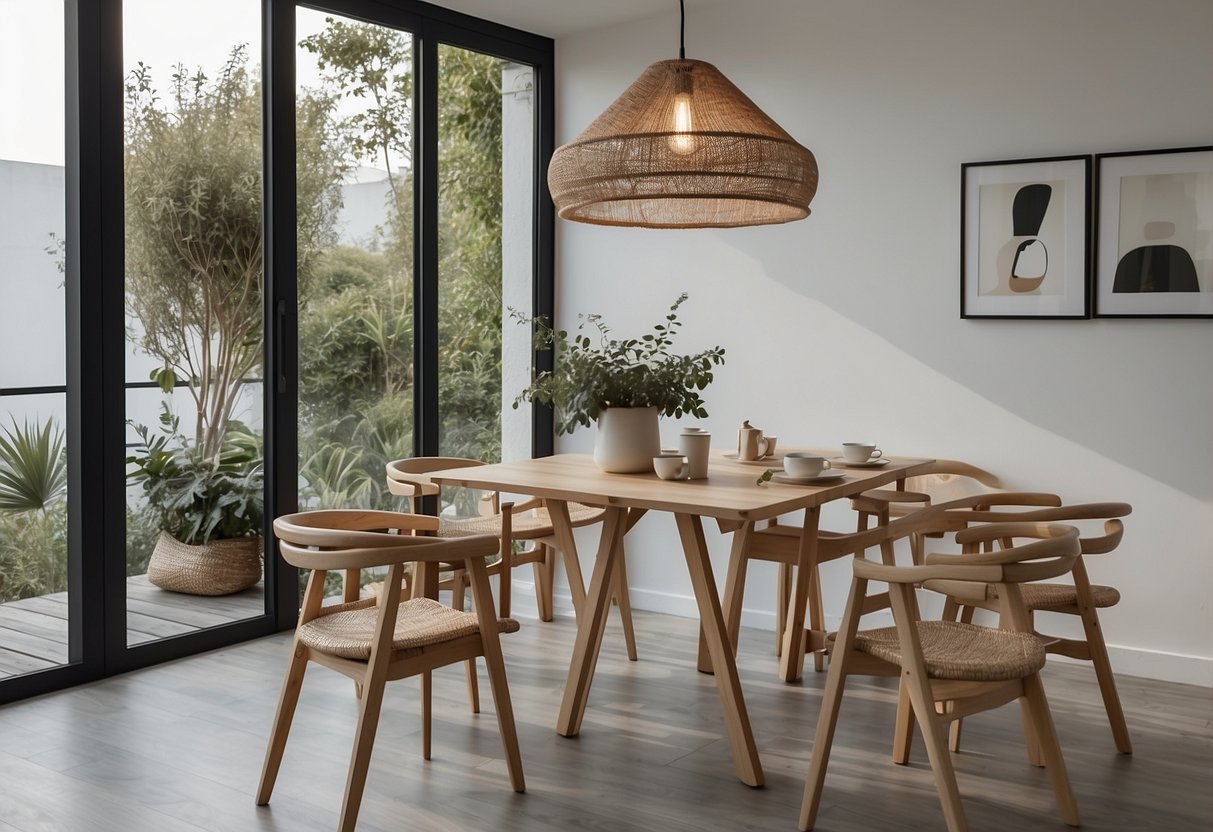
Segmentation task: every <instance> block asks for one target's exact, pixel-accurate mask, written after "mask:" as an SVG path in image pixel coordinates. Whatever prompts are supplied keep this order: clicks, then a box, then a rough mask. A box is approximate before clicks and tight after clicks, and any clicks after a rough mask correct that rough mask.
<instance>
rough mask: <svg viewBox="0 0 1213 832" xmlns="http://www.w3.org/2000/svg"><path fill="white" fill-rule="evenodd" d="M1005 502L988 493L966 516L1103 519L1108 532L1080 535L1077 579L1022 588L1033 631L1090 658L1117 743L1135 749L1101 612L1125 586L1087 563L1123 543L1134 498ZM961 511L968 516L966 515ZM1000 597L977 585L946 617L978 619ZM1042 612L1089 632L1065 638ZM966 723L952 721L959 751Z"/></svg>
mask: <svg viewBox="0 0 1213 832" xmlns="http://www.w3.org/2000/svg"><path fill="white" fill-rule="evenodd" d="M1002 507H1003V506H1002V504H1001V501H1000V500H998V499H992V500H985V499H983V500H981V501H980V502H979V503H978V504H976V505H975V506H974V507H973V508H972V509H971V510H970V511H969V512H968V515H967V518H966V521H967V522H969V523H992V522H1006V521H1016V522H1018V521H1032V522H1042V523H1065V522H1077V521H1084V520H1086V521H1100V520H1102V521H1103V524H1102V532H1103V533H1102V534H1098V535H1084V536H1082V537H1081V538H1080V543H1081V545H1082V554H1083V557H1081V558H1079V559H1078V561H1077V563H1075V564H1074V570H1073V572H1072V580H1071V581H1067V582H1065V583H1031V584H1025V585H1024V586H1023V587H1022V594H1023V601H1024V605H1025V607H1026V608H1027V610H1028V620H1029V622H1030V623H1031V625H1032V627H1033V632H1036V635H1037V637H1038V638H1040V640H1041V642H1042V643H1043V644H1044V646H1045V649H1046V650H1047V651H1048V652H1049V653H1054V654H1058V655H1063V656H1068V657H1069V658H1072V659H1081V660H1083V661H1089V662H1091V664H1092V665H1093V666H1094V668H1095V678H1096V679H1097V680H1098V682H1099V692H1100V695H1101V696H1102V698H1103V702H1104V710H1105V711H1106V712H1107V715H1108V723H1109V724H1110V726H1111V728H1112V737H1113V739H1114V740H1115V742H1116V748H1117V750H1118V751H1119V752H1120V753H1122V754H1132V753H1133V745H1132V742H1131V741H1130V740H1129V728H1128V725H1126V724H1125V715H1124V710H1123V709H1122V708H1121V704H1120V696H1119V694H1118V693H1117V691H1116V678H1115V676H1114V675H1113V672H1112V663H1111V660H1110V658H1109V657H1108V647H1107V645H1106V644H1105V643H1104V637H1103V627H1102V626H1101V625H1100V622H1099V615H1098V613H1097V612H1096V611H1097V610H1099V609H1106V608H1108V607H1113V606H1115V605H1116V604H1117V603H1119V601H1120V592H1119V591H1118V590H1117V589H1116V588H1115V587H1111V586H1102V585H1099V584H1092V583H1091V580H1090V577H1089V576H1088V574H1087V569H1086V565H1085V563H1084V560H1085V559H1086V557H1087V556H1093V555H1102V554H1107V553H1108V552H1111V551H1113V550H1114V549H1116V548H1117V546H1119V545H1120V541H1121V539H1122V538H1123V537H1124V524H1123V523H1122V522H1121V520H1120V519H1119V518H1121V517H1125V516H1127V515H1128V514H1129V513H1130V512H1132V510H1133V508H1132V506H1130V505H1129V504H1128V503H1089V504H1083V505H1070V506H1061V507H1058V508H1044V509H1037V510H1034V511H1026V512H1019V511H1016V512H1010V511H1001V510H999V509H1001V508H1002ZM957 516H962V517H963V516H964V515H957ZM999 602H1000V598H999V592H998V587H997V586H994V585H990V586H985V587H977V588H976V591H972V592H967V593H964V594H961V595H959V596H958V595H949V596H948V599H947V601H946V602H945V604H944V611H943V618H944V619H945V620H955V619H956V618H957V617H958V616H959V617H960V620H962V621H965V622H970V621H972V619H973V611H974V609H987V610H997V609H998V606H999ZM1038 612H1046V613H1057V614H1060V615H1071V616H1078V618H1079V619H1080V620H1081V622H1082V628H1083V635H1084V636H1085V638H1084V639H1072V638H1062V637H1060V636H1052V635H1044V634H1042V633H1040V632H1037V631H1036V630H1035V624H1036V622H1035V616H1036V613H1038ZM960 725H961V723H960V721H959V720H957V721H956V722H955V723H953V725H952V736H951V739H950V745H951V748H952V750H953V751H957V750H959V746H960Z"/></svg>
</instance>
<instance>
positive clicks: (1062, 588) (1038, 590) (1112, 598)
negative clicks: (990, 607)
mask: <svg viewBox="0 0 1213 832" xmlns="http://www.w3.org/2000/svg"><path fill="white" fill-rule="evenodd" d="M1020 592H1022V593H1023V602H1024V606H1026V607H1027V608H1028V609H1030V610H1050V609H1055V608H1057V607H1070V606H1074V605H1075V604H1077V603H1078V589H1077V587H1075V586H1074V585H1073V584H1045V583H1035V584H1024V585H1023V586H1022V587H1020ZM990 595H991V596H992V597H994V598H997V597H998V590H997V588H996V587H990ZM1091 603H1093V604H1094V605H1095V606H1096V607H1098V608H1100V609H1103V608H1104V607H1114V606H1116V605H1117V604H1119V603H1120V590H1118V589H1117V588H1116V587H1114V586H1099V585H1098V584H1092V585H1091Z"/></svg>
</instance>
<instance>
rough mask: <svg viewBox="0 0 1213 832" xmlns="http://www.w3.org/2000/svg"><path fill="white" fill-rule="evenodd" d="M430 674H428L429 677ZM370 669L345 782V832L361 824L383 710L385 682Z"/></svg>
mask: <svg viewBox="0 0 1213 832" xmlns="http://www.w3.org/2000/svg"><path fill="white" fill-rule="evenodd" d="M427 675H428V674H427ZM375 676H376V674H375V673H374V672H373V671H372V670H371V669H370V668H368V670H367V675H366V677H365V679H364V681H363V686H362V699H361V700H360V704H359V707H358V730H357V733H355V735H354V751H353V754H352V755H351V757H350V771H349V775H348V777H347V778H346V781H345V798H344V799H343V800H342V802H341V819H340V822H339V826H338V828H339V829H340V830H341V832H354V827H355V825H356V824H357V822H358V809H359V808H360V807H361V806H362V793H363V790H364V789H365V788H366V774H367V769H368V768H369V767H370V764H371V750H372V749H373V748H374V747H375V731H376V729H377V728H378V727H379V709H380V707H381V706H382V704H383V687H384V682H385V679H384V678H383V676H382V675H381V674H380V675H379V677H378V678H375Z"/></svg>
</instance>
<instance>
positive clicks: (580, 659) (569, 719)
mask: <svg viewBox="0 0 1213 832" xmlns="http://www.w3.org/2000/svg"><path fill="white" fill-rule="evenodd" d="M625 515H626V510H625V509H623V508H615V507H612V508H608V509H607V512H606V517H605V518H604V519H603V523H602V539H601V541H600V542H599V544H598V556H597V558H596V559H595V560H594V574H593V576H592V577H591V578H590V591H589V593H588V594H587V595H586V597H585V604H584V606H583V608H582V610H581V612H580V614H579V615H578V616H577V641H576V643H575V644H574V645H573V659H572V661H571V662H570V664H569V676H568V679H567V680H566V682H565V685H564V698H563V700H561V703H560V716H559V718H558V719H557V722H556V732H557V733H559V734H561V735H563V736H566V737H574V736H576V735H577V732H578V731H580V730H581V720H582V718H583V717H584V716H585V706H586V701H587V700H588V699H589V696H590V682H591V681H592V680H593V678H594V667H595V665H596V664H597V663H598V650H599V648H600V647H601V645H602V633H603V630H604V629H605V628H606V618H607V612H608V610H609V609H610V605H611V585H612V583H613V577H614V573H615V558H616V557H617V556H618V554H619V550H620V548H621V546H620V543H621V541H622V540H623V532H624V528H625V525H626V517H625Z"/></svg>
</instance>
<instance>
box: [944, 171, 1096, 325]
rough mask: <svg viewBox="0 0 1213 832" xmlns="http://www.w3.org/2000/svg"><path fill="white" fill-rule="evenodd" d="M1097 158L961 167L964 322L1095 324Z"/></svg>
mask: <svg viewBox="0 0 1213 832" xmlns="http://www.w3.org/2000/svg"><path fill="white" fill-rule="evenodd" d="M1091 170H1092V157H1091V156H1090V155H1078V156H1053V157H1044V158H1037V159H1013V160H1006V161H992V162H966V163H964V164H962V165H961V166H960V171H961V173H960V178H961V184H960V317H961V318H975V319H987V318H1010V319H1038V318H1047V319H1054V320H1081V319H1085V318H1089V317H1091V280H1090V275H1091V200H1092V177H1091Z"/></svg>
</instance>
